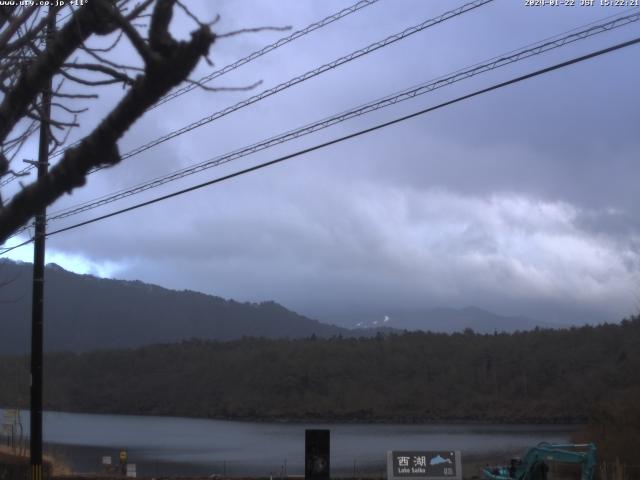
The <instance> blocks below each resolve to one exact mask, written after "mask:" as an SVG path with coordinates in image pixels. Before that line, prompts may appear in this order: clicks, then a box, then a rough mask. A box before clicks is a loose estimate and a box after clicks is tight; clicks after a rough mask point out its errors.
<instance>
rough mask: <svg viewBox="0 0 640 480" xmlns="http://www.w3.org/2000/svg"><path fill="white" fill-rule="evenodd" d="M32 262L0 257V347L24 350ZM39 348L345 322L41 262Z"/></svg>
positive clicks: (297, 331)
mask: <svg viewBox="0 0 640 480" xmlns="http://www.w3.org/2000/svg"><path fill="white" fill-rule="evenodd" d="M32 270H33V265H31V264H29V263H15V262H11V261H0V284H1V285H2V289H0V329H1V331H2V334H1V335H0V354H3V353H4V354H20V353H26V352H28V351H29V347H30V334H29V332H30V329H31V322H30V319H31V278H32ZM45 281H46V284H47V287H46V288H45V305H46V313H45V315H46V321H45V323H44V328H45V338H46V341H45V349H46V350H47V351H76V352H78V351H88V350H93V349H96V348H120V347H139V346H142V345H149V344H153V343H161V342H178V341H180V340H185V339H189V338H200V339H215V340H231V339H238V338H241V337H242V336H244V335H253V336H263V337H272V338H276V337H278V338H282V337H289V338H300V337H307V336H310V335H312V334H315V335H318V336H331V335H338V334H346V333H347V332H348V330H346V329H343V328H340V327H336V326H333V325H327V324H324V323H320V322H318V321H316V320H312V319H309V318H306V317H304V316H302V315H298V314H297V313H295V312H292V311H291V310H288V309H286V308H285V307H283V306H282V305H279V304H277V303H275V302H262V303H241V302H236V301H234V300H227V299H224V298H220V297H215V296H213V295H205V294H203V293H199V292H193V291H187V290H184V291H176V290H169V289H166V288H162V287H159V286H157V285H150V284H146V283H142V282H139V281H125V280H112V279H104V278H97V277H94V276H91V275H78V274H76V273H72V272H68V271H66V270H64V269H62V268H60V267H59V266H57V265H55V264H50V265H48V266H47V268H46V269H45Z"/></svg>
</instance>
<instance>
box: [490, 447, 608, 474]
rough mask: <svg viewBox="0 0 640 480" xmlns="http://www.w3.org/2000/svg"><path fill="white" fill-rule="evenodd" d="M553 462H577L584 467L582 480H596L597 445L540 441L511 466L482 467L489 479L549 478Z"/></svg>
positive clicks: (511, 462)
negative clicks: (550, 464)
mask: <svg viewBox="0 0 640 480" xmlns="http://www.w3.org/2000/svg"><path fill="white" fill-rule="evenodd" d="M549 462H559V463H573V464H579V465H580V466H581V467H582V474H581V477H580V480H593V475H594V470H595V466H596V446H595V445H594V444H593V443H588V444H582V445H574V444H551V443H547V442H542V443H539V444H538V445H537V446H536V447H533V448H531V449H529V451H528V452H527V453H526V454H525V456H524V458H522V459H520V458H512V459H511V461H510V462H509V465H505V466H495V467H490V466H487V467H485V468H484V469H483V470H482V478H484V479H485V480H512V479H515V480H525V479H526V480H547V478H548V472H549V465H548V463H549Z"/></svg>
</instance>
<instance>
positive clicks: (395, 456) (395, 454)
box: [387, 450, 462, 480]
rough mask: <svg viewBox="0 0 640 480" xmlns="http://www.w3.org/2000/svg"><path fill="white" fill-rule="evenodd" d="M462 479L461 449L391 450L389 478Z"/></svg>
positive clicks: (388, 464)
mask: <svg viewBox="0 0 640 480" xmlns="http://www.w3.org/2000/svg"><path fill="white" fill-rule="evenodd" d="M407 479H410V480H444V479H452V480H462V455H461V454H460V451H459V450H437V451H424V450H420V451H389V452H387V480H407Z"/></svg>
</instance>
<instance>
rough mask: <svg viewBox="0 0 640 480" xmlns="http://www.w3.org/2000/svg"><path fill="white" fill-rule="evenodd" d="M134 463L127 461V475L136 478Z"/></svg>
mask: <svg viewBox="0 0 640 480" xmlns="http://www.w3.org/2000/svg"><path fill="white" fill-rule="evenodd" d="M136 476H137V475H136V464H135V463H127V477H132V478H136Z"/></svg>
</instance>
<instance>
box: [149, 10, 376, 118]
mask: <svg viewBox="0 0 640 480" xmlns="http://www.w3.org/2000/svg"><path fill="white" fill-rule="evenodd" d="M377 1H378V0H362V1H360V2H357V3H355V4H353V5H351V6H350V7H347V8H345V9H343V10H340V11H339V12H337V13H334V14H332V15H329V16H328V17H325V18H323V19H322V20H320V21H318V22H315V23H312V24H311V25H309V26H307V27H305V28H303V29H302V30H298V31H296V32H293V33H292V34H291V35H288V36H286V37H282V38H281V39H279V40H277V41H276V42H274V43H272V44H270V45H267V46H265V47H262V48H261V49H260V50H256V51H255V52H253V53H250V54H249V55H247V56H246V57H244V58H241V59H240V60H237V61H235V62H234V63H231V64H229V65H226V66H224V67H222V68H220V69H218V70H215V71H213V72H211V73H210V74H209V75H206V76H204V77H202V78H201V79H200V80H198V83H199V84H205V83H208V82H210V81H211V80H214V79H216V78H218V77H220V76H222V75H224V74H225V73H227V72H230V71H231V70H235V69H236V68H238V67H241V66H242V65H244V64H246V63H249V62H251V61H253V60H255V59H256V58H259V57H261V56H262V55H266V54H267V53H269V52H271V51H273V50H275V49H276V48H279V47H282V46H283V45H286V44H288V43H290V42H292V41H294V40H296V39H298V38H300V37H303V36H304V35H306V34H308V33H311V32H313V31H314V30H317V29H319V28H322V27H324V26H326V25H329V24H331V23H333V22H335V21H336V20H340V19H341V18H343V17H346V16H347V15H350V14H351V13H354V12H357V11H358V10H360V9H362V8H364V7H368V6H369V5H373V4H374V3H375V2H377ZM195 88H198V85H197V84H189V85H185V86H184V87H182V88H179V89H178V90H175V91H173V92H170V93H168V94H167V95H165V96H164V97H162V98H161V99H160V100H158V101H157V102H156V103H155V105H153V106H152V107H151V108H149V110H152V109H154V108H156V107H159V106H160V105H163V104H164V103H167V102H169V101H171V100H173V99H174V98H176V97H179V96H181V95H184V94H185V93H188V92H190V91H191V90H193V89H195ZM147 111H148V110H147Z"/></svg>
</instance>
